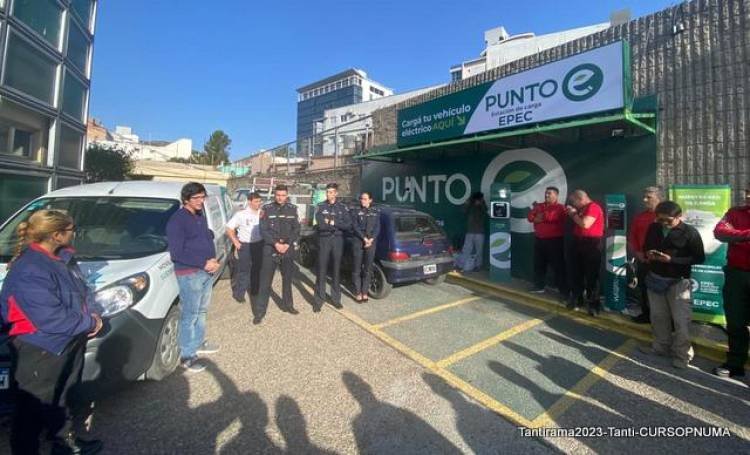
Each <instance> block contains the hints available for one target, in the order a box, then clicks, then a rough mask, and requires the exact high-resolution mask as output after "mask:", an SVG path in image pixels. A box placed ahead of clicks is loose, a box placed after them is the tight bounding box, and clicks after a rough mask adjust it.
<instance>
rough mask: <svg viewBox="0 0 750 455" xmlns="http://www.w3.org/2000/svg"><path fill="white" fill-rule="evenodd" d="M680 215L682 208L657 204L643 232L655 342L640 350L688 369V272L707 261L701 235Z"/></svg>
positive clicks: (669, 203)
mask: <svg viewBox="0 0 750 455" xmlns="http://www.w3.org/2000/svg"><path fill="white" fill-rule="evenodd" d="M681 216H682V209H681V208H680V206H679V205H678V204H677V203H675V202H673V201H665V202H662V203H660V204H659V205H657V206H656V222H655V223H653V224H651V225H650V226H649V228H648V231H646V240H645V241H644V245H643V253H644V256H645V258H646V261H648V264H649V270H650V271H649V274H648V275H647V277H646V287H647V289H648V301H649V303H650V305H651V330H652V332H653V335H654V342H653V344H652V345H651V346H649V347H641V351H642V352H645V353H647V354H655V355H661V356H665V357H668V356H670V355H671V356H672V357H673V359H672V365H673V366H674V367H675V368H687V366H688V363H689V362H690V361H691V360H692V358H693V347H692V346H691V345H690V322H691V321H692V317H693V307H692V303H693V302H692V281H691V280H690V270H691V267H692V266H693V265H695V264H701V263H703V261H704V260H705V259H706V258H705V253H704V250H703V241H702V240H701V236H700V234H699V233H698V231H697V230H696V229H695V228H694V227H692V226H689V225H687V224H685V223H684V222H683V221H682V219H681ZM673 325H674V333H672V326H673Z"/></svg>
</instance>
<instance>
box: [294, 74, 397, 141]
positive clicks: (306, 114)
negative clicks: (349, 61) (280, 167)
mask: <svg viewBox="0 0 750 455" xmlns="http://www.w3.org/2000/svg"><path fill="white" fill-rule="evenodd" d="M392 94H393V90H391V89H389V88H387V87H385V86H384V85H382V84H380V83H378V82H375V81H373V80H371V79H369V78H368V77H367V73H366V72H364V71H362V70H360V69H354V68H352V69H349V70H346V71H343V72H341V73H338V74H335V75H333V76H330V77H327V78H325V79H322V80H319V81H317V82H314V83H312V84H308V85H305V86H304V87H300V88H298V89H297V143H298V144H299V148H300V150H298V153H300V152H301V153H302V154H308V152H312V154H314V155H320V154H322V152H323V146H322V143H317V144H316V143H315V142H314V141H312V140H311V139H310V138H312V136H313V135H314V134H316V133H319V132H321V131H323V122H324V117H325V111H326V110H327V109H334V108H337V107H341V106H348V105H350V104H357V103H361V102H363V101H371V100H375V99H378V98H382V97H385V96H390V95H392Z"/></svg>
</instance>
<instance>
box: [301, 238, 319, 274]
mask: <svg viewBox="0 0 750 455" xmlns="http://www.w3.org/2000/svg"><path fill="white" fill-rule="evenodd" d="M299 263H300V264H301V265H302V266H303V267H307V268H310V267H312V266H313V265H315V258H313V254H312V249H311V248H310V243H309V242H307V241H302V242H300V243H299Z"/></svg>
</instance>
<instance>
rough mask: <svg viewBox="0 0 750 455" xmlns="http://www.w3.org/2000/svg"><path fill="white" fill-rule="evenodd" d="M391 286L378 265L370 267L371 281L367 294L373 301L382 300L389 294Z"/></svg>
mask: <svg viewBox="0 0 750 455" xmlns="http://www.w3.org/2000/svg"><path fill="white" fill-rule="evenodd" d="M392 289H393V285H392V284H391V283H389V282H388V280H387V278H386V276H385V272H384V271H383V269H382V268H381V267H380V266H379V265H378V264H373V266H372V279H371V280H370V290H369V292H368V294H369V295H370V297H372V298H373V299H384V298H386V297H387V296H388V294H390V293H391V290H392Z"/></svg>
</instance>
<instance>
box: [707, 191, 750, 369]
mask: <svg viewBox="0 0 750 455" xmlns="http://www.w3.org/2000/svg"><path fill="white" fill-rule="evenodd" d="M714 236H715V237H716V238H717V239H718V240H721V241H722V242H727V243H729V250H728V251H727V266H726V268H725V269H724V277H725V281H724V291H723V294H724V314H725V315H726V318H727V335H728V341H729V351H728V352H727V360H726V362H724V363H723V364H722V365H720V366H718V367H716V368H714V374H716V375H717V376H722V377H732V378H744V377H745V362H747V350H748V344H750V334H748V327H747V326H748V325H750V185H748V186H747V188H746V189H745V204H744V205H740V206H737V207H733V208H731V209H730V210H729V211H728V212H727V213H726V214H725V215H724V217H723V218H722V219H721V221H719V224H717V225H716V228H715V229H714Z"/></svg>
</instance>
